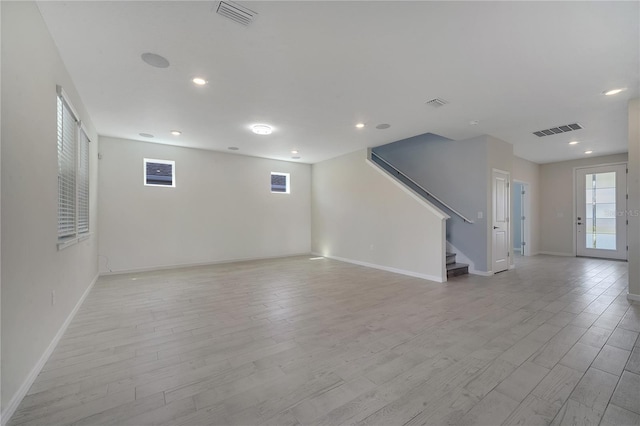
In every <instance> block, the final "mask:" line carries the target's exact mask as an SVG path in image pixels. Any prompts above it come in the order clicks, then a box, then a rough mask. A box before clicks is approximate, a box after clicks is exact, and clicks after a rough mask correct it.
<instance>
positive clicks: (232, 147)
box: [227, 146, 240, 151]
mask: <svg viewBox="0 0 640 426" xmlns="http://www.w3.org/2000/svg"><path fill="white" fill-rule="evenodd" d="M227 149H228V150H229V151H237V150H239V149H240V148H238V147H237V146H230V147H229V148H227Z"/></svg>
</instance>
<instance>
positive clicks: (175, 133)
mask: <svg viewBox="0 0 640 426" xmlns="http://www.w3.org/2000/svg"><path fill="white" fill-rule="evenodd" d="M171 134H172V135H173V136H180V135H181V134H182V132H181V131H180V130H172V131H171Z"/></svg>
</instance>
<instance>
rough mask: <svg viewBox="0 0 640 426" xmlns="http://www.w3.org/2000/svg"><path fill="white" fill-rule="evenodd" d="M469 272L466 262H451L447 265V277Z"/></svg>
mask: <svg viewBox="0 0 640 426" xmlns="http://www.w3.org/2000/svg"><path fill="white" fill-rule="evenodd" d="M468 273H469V265H467V264H466V263H451V264H448V265H447V278H450V277H457V276H459V275H465V274H468Z"/></svg>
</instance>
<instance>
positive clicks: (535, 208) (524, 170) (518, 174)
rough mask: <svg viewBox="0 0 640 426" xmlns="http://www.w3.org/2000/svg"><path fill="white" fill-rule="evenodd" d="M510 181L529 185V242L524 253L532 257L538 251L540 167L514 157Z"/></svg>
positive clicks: (527, 195)
mask: <svg viewBox="0 0 640 426" xmlns="http://www.w3.org/2000/svg"><path fill="white" fill-rule="evenodd" d="M511 179H512V180H517V181H520V182H526V183H528V184H529V188H528V189H529V192H528V193H527V194H526V197H527V202H528V204H529V241H525V242H526V243H527V246H528V250H525V252H526V254H527V256H534V255H536V254H538V252H539V250H540V207H541V202H540V165H539V164H537V163H533V162H531V161H528V160H525V159H523V158H520V157H516V156H514V157H513V174H512V176H511ZM514 216H515V214H514Z"/></svg>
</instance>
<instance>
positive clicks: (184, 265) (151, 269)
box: [99, 252, 310, 276]
mask: <svg viewBox="0 0 640 426" xmlns="http://www.w3.org/2000/svg"><path fill="white" fill-rule="evenodd" d="M309 254H310V253H309V252H305V253H291V254H282V255H277V256H266V257H243V258H238V259H224V260H214V261H211V262H200V263H178V264H173V265H157V266H145V267H143V268H132V269H118V270H115V271H114V270H109V271H101V272H100V273H99V274H100V276H108V275H120V274H133V273H138V272H154V271H166V270H168V269H180V268H194V267H197V266H209V265H221V264H225V263H235V262H250V261H252V260H269V259H282V258H285V257H295V256H309Z"/></svg>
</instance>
